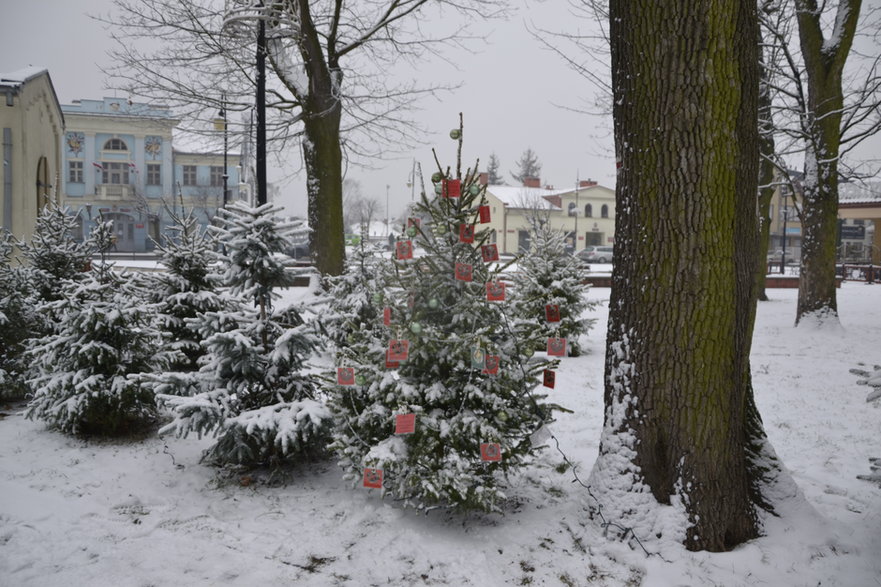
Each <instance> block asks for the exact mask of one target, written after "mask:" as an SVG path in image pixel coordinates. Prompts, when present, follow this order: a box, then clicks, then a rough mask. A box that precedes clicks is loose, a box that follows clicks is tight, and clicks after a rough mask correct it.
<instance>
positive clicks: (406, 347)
mask: <svg viewBox="0 0 881 587" xmlns="http://www.w3.org/2000/svg"><path fill="white" fill-rule="evenodd" d="M409 352H410V341H409V340H404V339H397V338H393V339H391V340H390V341H389V343H388V353H387V354H386V359H387V360H388V361H392V362H397V361H406V360H407V356H408V354H409Z"/></svg>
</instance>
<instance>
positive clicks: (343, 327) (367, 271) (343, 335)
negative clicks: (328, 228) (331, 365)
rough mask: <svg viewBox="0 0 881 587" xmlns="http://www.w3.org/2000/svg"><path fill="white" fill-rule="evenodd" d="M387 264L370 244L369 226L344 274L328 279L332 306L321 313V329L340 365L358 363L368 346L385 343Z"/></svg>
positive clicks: (326, 284) (377, 248)
mask: <svg viewBox="0 0 881 587" xmlns="http://www.w3.org/2000/svg"><path fill="white" fill-rule="evenodd" d="M386 264H387V261H386V259H384V258H383V257H382V256H381V249H380V247H379V245H376V244H372V243H370V242H369V241H368V238H367V233H366V226H365V230H364V231H362V234H361V239H360V240H359V241H358V244H357V245H355V247H354V250H353V251H352V253H351V254H350V255H349V258H348V259H347V260H346V267H345V271H344V272H343V274H342V275H338V276H326V277H325V278H324V289H325V291H326V292H327V298H328V304H327V307H326V309H325V308H323V309H322V311H321V319H320V325H321V328H322V331H323V332H324V334H325V336H326V338H327V340H328V342H329V343H330V346H331V347H332V350H333V352H334V353H335V355H336V357H337V362H339V360H340V359H341V358H346V359H348V360H354V361H358V360H359V357H361V356H362V355H363V354H364V352H365V350H366V349H365V347H366V346H367V347H369V346H370V345H371V344H373V343H375V344H379V345H381V344H382V343H383V342H384V341H385V339H386V332H385V330H384V328H383V324H382V312H383V305H382V303H381V300H382V294H383V291H384V289H385V279H384V277H383V272H384V268H385V265H386Z"/></svg>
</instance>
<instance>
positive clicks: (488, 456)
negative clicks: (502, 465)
mask: <svg viewBox="0 0 881 587" xmlns="http://www.w3.org/2000/svg"><path fill="white" fill-rule="evenodd" d="M480 460H481V461H492V462H498V461H501V460H502V447H501V445H499V443H498V442H484V443H483V444H481V445H480Z"/></svg>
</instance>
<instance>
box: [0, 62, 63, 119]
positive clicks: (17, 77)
mask: <svg viewBox="0 0 881 587" xmlns="http://www.w3.org/2000/svg"><path fill="white" fill-rule="evenodd" d="M42 75H45V76H46V81H47V82H49V89H50V90H52V98H53V99H54V100H55V108H57V110H58V114H59V116H60V117H61V126H62V127H63V126H64V110H63V109H62V108H61V105H60V103H59V102H58V94H57V92H55V86H54V85H53V84H52V76H51V75H49V70H48V69H46V68H45V67H35V66H28V67H25V68H23V69H19V70H16V71H10V72H8V73H0V91H3V92H4V93H6V94H7V96H8V95H9V94H17V93H18V92H19V91H20V90H21V86H23V85H24V84H26V83H28V82H29V81H31V80H33V79H36V78H38V77H40V76H42ZM7 99H8V97H7Z"/></svg>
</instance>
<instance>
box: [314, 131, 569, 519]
mask: <svg viewBox="0 0 881 587" xmlns="http://www.w3.org/2000/svg"><path fill="white" fill-rule="evenodd" d="M451 135H452V136H453V137H454V138H456V139H459V140H460V137H461V128H460V129H456V130H455V131H454V132H453V133H451ZM459 152H460V153H461V140H460V142H459ZM460 170H461V165H457V171H456V172H455V175H453V174H452V173H451V172H450V170H449V169H448V170H446V171H438V172H437V173H436V174H435V175H434V176H433V178H432V179H433V180H434V184H435V186H436V189H437V191H438V192H439V193H438V195H437V197H434V194H432V197H428V196H426V195H425V194H423V195H422V199H421V203H420V204H419V205H418V206H417V213H418V214H420V215H421V216H422V218H423V221H422V222H421V223H420V225H419V226H415V225H411V226H409V227H407V229H406V230H407V236H408V237H409V238H406V237H405V239H403V240H401V241H399V242H398V243H397V245H396V250H395V252H394V253H393V255H394V259H393V261H392V264H393V265H392V266H391V267H390V268H389V271H388V275H387V277H386V279H387V280H388V284H387V286H386V289H385V292H384V294H383V297H382V298H379V297H377V298H375V299H371V301H372V302H373V303H374V305H375V306H378V305H379V304H382V305H383V310H384V311H383V312H381V313H379V312H377V320H382V322H383V323H385V322H386V318H388V326H387V327H385V340H384V342H383V344H381V345H376V344H375V343H374V342H373V337H374V334H373V332H372V331H371V330H367V329H362V330H358V331H356V334H355V336H356V337H357V336H358V335H359V334H361V335H362V336H363V339H362V340H363V342H364V348H365V352H364V353H363V359H362V356H360V355H359V356H358V357H355V358H357V359H359V360H360V361H363V362H357V363H356V362H355V361H354V360H353V359H354V358H349V357H347V356H346V355H345V354H340V355H338V360H339V361H340V363H341V364H339V365H338V372H337V377H336V384H333V385H331V386H330V388H331V393H330V395H331V399H330V404H331V408H332V409H333V411H334V413H335V417H336V426H335V430H334V443H333V448H334V449H335V451H336V453H337V455H338V457H339V461H340V464H341V466H342V467H343V469H344V470H345V471H346V476H347V477H348V478H354V479H361V478H362V476H363V479H364V482H365V485H368V486H380V485H381V487H382V490H383V494H384V495H389V496H390V497H392V498H394V499H397V500H401V501H402V502H403V503H404V504H406V505H408V506H413V507H416V508H420V509H431V508H435V507H450V508H454V509H459V510H468V509H478V510H484V511H498V510H500V509H501V506H502V504H503V501H504V499H505V495H504V493H503V492H502V489H501V487H500V485H499V474H501V473H507V472H509V471H511V470H513V469H516V468H517V467H519V466H521V465H522V464H523V463H524V462H526V461H527V460H528V458H529V457H530V455H532V454H533V453H535V452H536V451H537V450H538V447H537V446H536V445H534V444H533V443H532V442H531V436H532V435H533V434H534V433H535V432H536V431H537V430H538V429H539V428H540V427H541V426H543V425H544V424H545V423H547V422H548V421H549V420H550V419H551V411H552V409H553V408H554V407H555V406H552V405H550V404H545V403H543V401H542V400H543V398H544V396H540V395H537V394H536V393H535V392H534V388H535V387H536V385H537V382H538V380H537V375H538V374H539V373H541V371H542V370H543V369H545V368H547V367H549V366H551V365H553V364H554V363H552V362H549V361H546V360H544V359H542V358H539V357H533V358H532V360H530V356H531V355H532V349H533V348H534V347H535V345H536V344H537V339H536V337H538V336H540V335H539V334H538V333H536V332H534V331H517V330H516V329H515V327H514V323H513V320H512V319H510V318H509V317H508V316H507V314H508V308H507V306H506V303H505V302H504V301H489V300H488V299H487V292H488V287H487V284H491V285H490V288H489V290H490V291H491V292H492V294H493V295H497V294H498V291H497V290H496V289H495V288H494V287H493V284H497V283H498V282H499V281H498V280H499V274H498V270H497V269H494V268H493V267H494V266H493V264H492V263H485V262H484V260H483V259H484V257H483V256H482V255H483V254H486V258H487V259H492V258H496V259H497V253H496V249H495V247H494V245H491V244H490V243H489V242H488V239H489V231H488V230H485V229H483V230H481V229H480V228H479V224H478V222H479V218H480V214H481V210H480V205H481V203H482V202H483V200H484V198H485V191H484V188H483V187H482V186H480V185H479V184H478V181H477V174H476V172H474V171H471V170H468V171H466V172H465V174H464V176H463V175H462V174H461V171H460ZM484 211H485V210H484ZM417 245H418V246H419V247H421V248H422V249H423V250H424V255H415V256H414V255H413V254H412V253H413V249H414V248H415V247H416V246H417ZM385 308H388V313H386V311H385ZM377 309H378V308H377ZM365 333H367V334H365ZM358 342H360V341H356V343H355V344H357V343H358ZM349 369H352V370H351V371H349ZM399 422H400V425H401V426H402V427H404V429H402V430H398V429H397V425H398V423H399ZM408 427H409V428H411V429H412V432H408V433H396V430H398V431H399V432H407V429H408ZM377 470H381V471H382V476H381V479H380V478H379V477H378V474H377Z"/></svg>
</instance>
